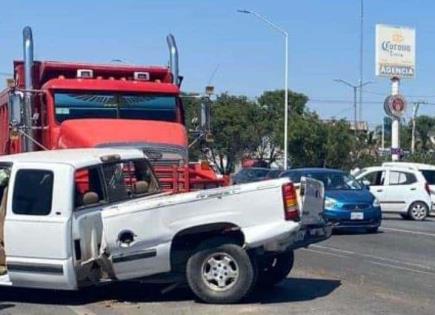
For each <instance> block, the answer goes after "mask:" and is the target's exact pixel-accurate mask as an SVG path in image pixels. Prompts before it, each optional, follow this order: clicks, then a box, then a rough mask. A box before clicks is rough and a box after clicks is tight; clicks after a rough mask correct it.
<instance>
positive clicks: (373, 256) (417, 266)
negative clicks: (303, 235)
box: [310, 245, 435, 274]
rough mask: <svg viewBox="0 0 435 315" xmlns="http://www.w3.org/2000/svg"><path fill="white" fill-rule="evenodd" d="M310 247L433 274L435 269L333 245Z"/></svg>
mask: <svg viewBox="0 0 435 315" xmlns="http://www.w3.org/2000/svg"><path fill="white" fill-rule="evenodd" d="M310 247H314V248H318V249H321V250H320V251H318V252H322V253H327V252H325V251H324V250H331V251H335V252H338V253H343V254H347V255H355V256H360V257H364V258H371V259H376V260H381V261H384V262H388V263H393V264H395V265H394V266H397V265H404V266H407V267H416V268H419V269H424V270H426V271H419V272H426V273H430V274H435V270H434V269H433V268H431V267H428V266H425V265H420V264H415V263H410V262H404V261H400V260H397V259H391V258H386V257H382V256H376V255H370V254H361V253H356V252H352V251H348V250H344V249H340V248H335V247H329V246H322V245H311V246H310ZM328 254H331V253H328ZM337 256H338V255H337ZM368 262H373V261H371V260H368ZM379 264H380V263H379ZM401 268H405V267H401ZM406 269H407V270H414V269H410V268H406ZM417 271H418V270H416V272H417Z"/></svg>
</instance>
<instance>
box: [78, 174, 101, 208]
mask: <svg viewBox="0 0 435 315" xmlns="http://www.w3.org/2000/svg"><path fill="white" fill-rule="evenodd" d="M101 182H102V181H101V176H100V172H99V168H98V167H90V168H83V169H79V170H77V171H76V172H75V175H74V186H75V200H74V204H75V208H80V207H85V206H90V205H95V204H99V203H102V202H104V190H103V185H102V183H101Z"/></svg>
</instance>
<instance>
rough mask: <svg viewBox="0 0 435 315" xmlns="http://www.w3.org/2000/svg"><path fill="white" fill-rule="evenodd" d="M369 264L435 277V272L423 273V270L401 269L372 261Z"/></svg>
mask: <svg viewBox="0 0 435 315" xmlns="http://www.w3.org/2000/svg"><path fill="white" fill-rule="evenodd" d="M368 262H369V263H371V264H375V265H380V266H384V267H389V268H393V269H398V270H405V271H410V272H416V273H422V274H425V275H430V276H432V277H434V276H435V273H434V272H427V271H421V270H416V269H411V268H406V267H401V266H397V265H392V264H386V263H381V262H377V261H370V260H368Z"/></svg>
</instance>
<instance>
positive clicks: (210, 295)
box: [186, 244, 256, 304]
mask: <svg viewBox="0 0 435 315" xmlns="http://www.w3.org/2000/svg"><path fill="white" fill-rule="evenodd" d="M255 275H256V272H255V267H254V265H253V263H252V262H251V259H250V258H249V256H248V254H247V253H246V252H245V250H243V249H242V248H241V247H240V246H238V245H235V244H221V245H217V246H215V247H212V248H205V249H202V250H199V251H197V252H196V253H195V254H193V255H192V256H191V257H190V258H189V260H188V261H187V266H186V277H187V283H188V284H189V287H190V288H191V290H192V291H193V293H195V295H196V296H197V297H198V298H199V299H201V300H202V301H204V302H206V303H216V304H223V303H225V304H226V303H235V302H238V301H240V300H241V299H242V298H244V297H245V296H246V295H247V294H248V293H249V292H250V291H251V289H252V288H253V286H254V284H255Z"/></svg>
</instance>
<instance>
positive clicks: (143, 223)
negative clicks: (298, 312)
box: [0, 149, 331, 303]
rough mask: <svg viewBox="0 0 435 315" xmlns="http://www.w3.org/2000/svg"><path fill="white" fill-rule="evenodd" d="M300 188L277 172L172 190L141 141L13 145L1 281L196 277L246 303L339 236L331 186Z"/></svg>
mask: <svg viewBox="0 0 435 315" xmlns="http://www.w3.org/2000/svg"><path fill="white" fill-rule="evenodd" d="M300 189H301V191H300V194H299V195H298V194H297V193H296V190H295V187H294V186H293V184H292V183H290V182H289V181H288V180H287V179H277V180H269V181H263V182H257V183H252V184H245V185H236V186H230V187H224V188H217V189H210V190H204V191H197V192H190V193H185V194H178V195H168V194H167V193H162V192H161V191H160V188H159V183H158V181H157V179H156V177H155V175H154V173H153V170H152V168H151V166H150V164H149V162H148V160H147V159H146V156H144V154H143V152H141V151H139V150H134V149H125V150H124V149H74V150H59V151H45V152H32V153H24V154H17V155H8V156H2V157H0V198H1V199H2V206H1V212H0V218H1V219H2V222H0V226H1V229H0V232H1V233H0V234H1V235H0V237H1V239H0V245H1V247H0V250H1V252H0V256H1V257H0V265H2V266H1V267H2V275H1V276H0V285H3V286H17V287H29V288H45V289H64V290H77V289H80V288H82V287H85V286H89V285H96V284H103V283H108V282H111V281H122V280H138V281H149V282H154V281H160V282H161V281H167V283H168V284H169V283H175V284H177V283H186V282H187V284H188V285H189V287H190V288H191V289H192V291H193V292H194V294H195V295H196V296H197V297H198V298H200V299H201V300H203V301H205V302H209V303H231V302H237V301H239V300H240V299H242V298H243V297H244V296H246V295H247V294H248V293H249V291H250V290H251V289H252V288H253V287H254V285H255V284H256V283H262V284H274V283H276V282H278V281H280V280H282V279H284V278H285V277H286V275H287V274H288V273H289V271H290V270H291V268H292V266H293V250H294V249H295V248H298V247H301V246H307V245H308V244H310V243H313V242H318V241H321V240H323V239H326V238H328V237H329V236H330V234H331V227H330V226H328V225H326V224H325V222H324V221H323V218H322V211H323V186H322V185H321V184H319V182H317V181H314V180H307V181H305V182H303V183H302V186H301V188H300ZM298 199H299V200H298ZM3 229H4V231H3Z"/></svg>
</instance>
